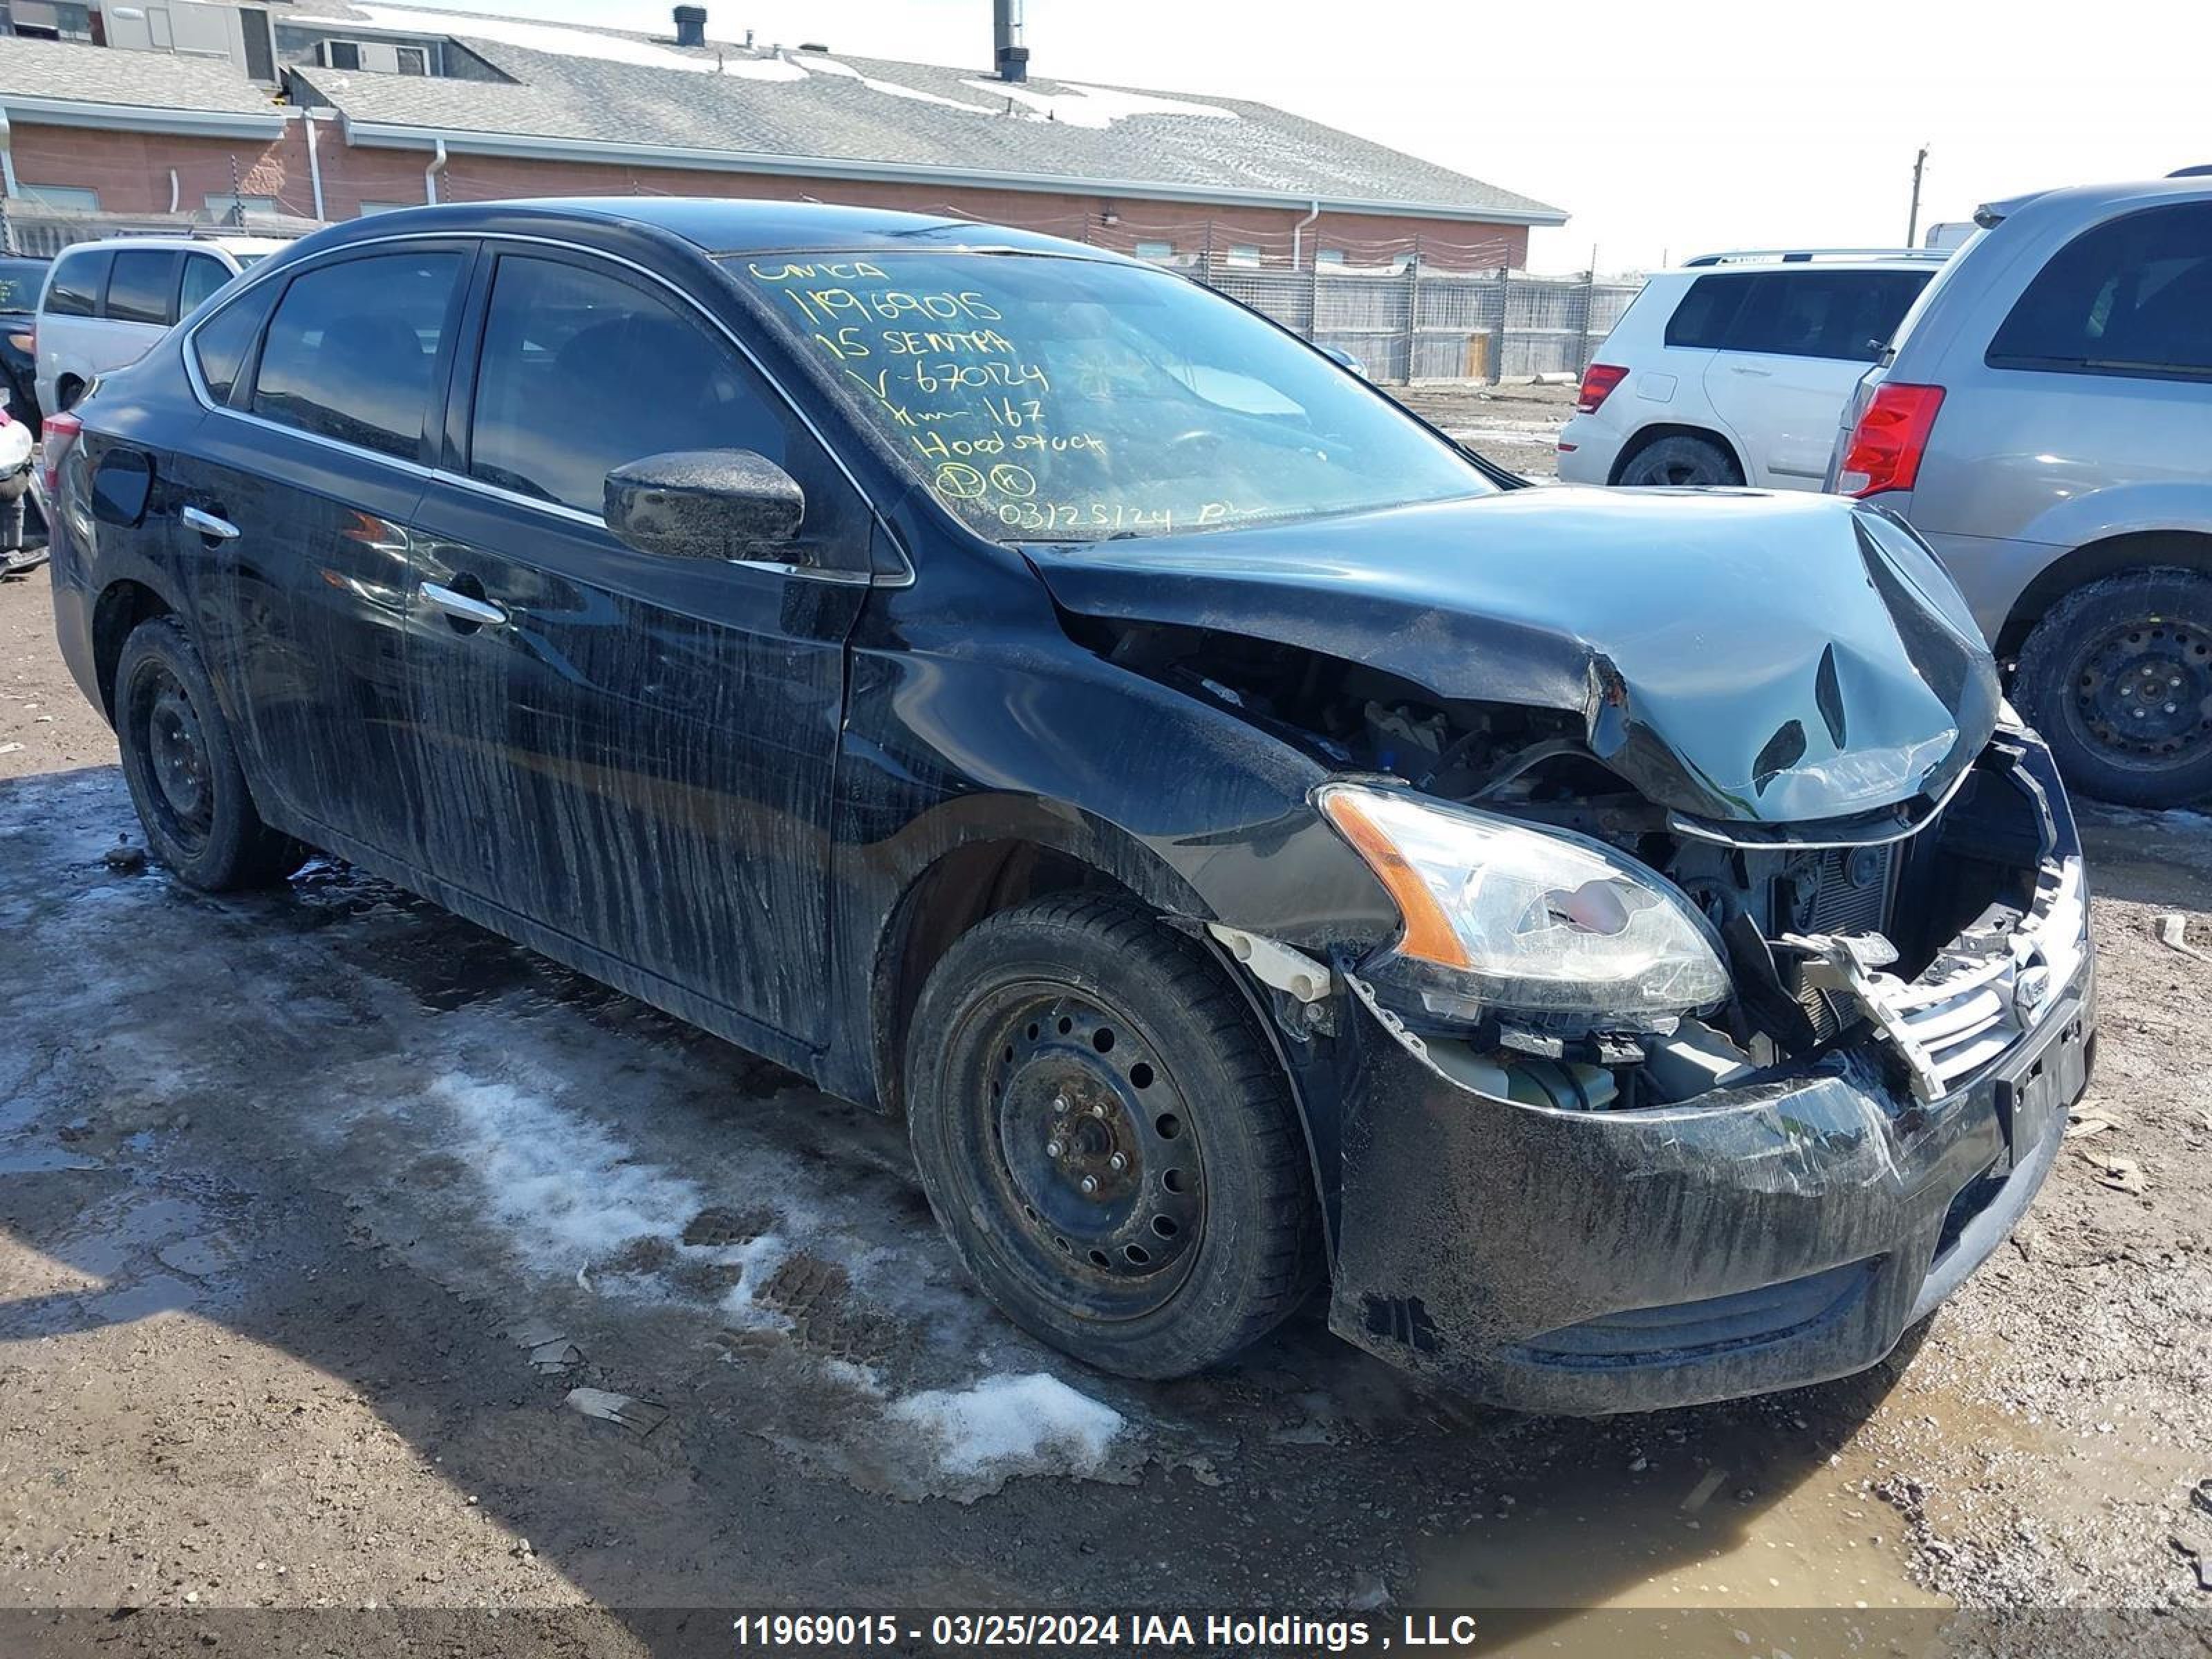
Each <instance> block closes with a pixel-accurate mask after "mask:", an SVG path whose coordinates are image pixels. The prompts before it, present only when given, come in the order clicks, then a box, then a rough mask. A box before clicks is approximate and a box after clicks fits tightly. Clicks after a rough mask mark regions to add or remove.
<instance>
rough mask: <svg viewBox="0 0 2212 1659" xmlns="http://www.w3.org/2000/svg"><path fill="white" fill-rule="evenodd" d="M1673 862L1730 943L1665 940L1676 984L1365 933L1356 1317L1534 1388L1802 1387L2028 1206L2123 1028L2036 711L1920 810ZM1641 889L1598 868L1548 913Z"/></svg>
mask: <svg viewBox="0 0 2212 1659" xmlns="http://www.w3.org/2000/svg"><path fill="white" fill-rule="evenodd" d="M1664 866H1667V867H1662V869H1660V870H1659V871H1657V872H1655V873H1656V874H1657V875H1658V876H1659V878H1660V879H1662V880H1665V881H1670V882H1672V884H1674V886H1675V887H1676V889H1677V890H1678V891H1679V892H1680V893H1681V894H1682V895H1683V896H1684V897H1685V898H1686V900H1688V901H1689V902H1688V904H1687V905H1686V906H1685V907H1684V908H1695V907H1698V906H1699V905H1700V904H1702V906H1703V908H1702V909H1701V910H1699V915H1700V916H1701V919H1702V920H1703V921H1705V922H1706V923H1707V924H1708V927H1709V929H1710V931H1709V933H1708V935H1707V943H1708V945H1709V947H1711V946H1715V945H1717V949H1714V950H1713V951H1712V955H1711V957H1710V958H1709V959H1708V960H1706V961H1705V962H1704V963H1700V964H1699V965H1698V968H1697V969H1696V971H1695V972H1694V973H1692V974H1686V973H1684V972H1683V971H1682V970H1681V969H1680V968H1678V967H1677V966H1675V965H1673V964H1667V965H1665V966H1664V968H1663V969H1662V974H1661V975H1660V978H1661V980H1662V982H1664V983H1666V984H1668V985H1673V986H1678V987H1681V988H1680V990H1679V991H1677V992H1676V993H1675V994H1674V1002H1675V1005H1676V1006H1674V1008H1673V1009H1672V1010H1671V1011H1666V1010H1662V1008H1661V1007H1660V1006H1658V1003H1659V1001H1663V1000H1665V999H1664V998H1662V999H1658V1000H1654V1001H1652V1002H1650V1003H1649V1004H1647V1005H1646V1006H1644V1007H1642V1008H1639V1009H1638V1011H1637V1012H1635V1014H1634V1015H1633V1017H1632V1018H1617V1017H1612V1016H1609V1015H1607V1014H1604V1013H1599V1012H1587V1013H1581V1014H1577V1015H1574V1016H1564V1015H1561V1014H1559V1013H1558V1012H1552V1011H1547V1012H1541V1013H1538V1012H1531V1011H1528V1010H1526V1009H1523V1008H1517V1007H1504V1006H1499V1007H1497V1008H1495V1009H1491V1010H1486V1011H1480V1012H1478V1011H1476V1010H1474V1009H1471V1008H1467V1007H1455V1006H1453V1005H1452V1004H1451V1003H1450V1001H1449V1000H1448V999H1442V998H1439V997H1438V996H1437V994H1436V992H1435V991H1434V989H1433V988H1432V987H1433V984H1434V981H1433V979H1432V978H1431V976H1430V975H1426V974H1420V975H1407V974H1406V973H1404V972H1403V971H1402V968H1401V963H1400V962H1399V961H1398V960H1397V959H1396V953H1397V950H1398V948H1399V947H1395V946H1394V947H1392V949H1391V950H1390V951H1386V952H1383V953H1382V955H1381V957H1379V959H1378V958H1370V959H1369V960H1367V961H1366V962H1364V963H1350V962H1346V963H1342V964H1341V965H1340V972H1341V975H1342V977H1343V981H1344V983H1345V986H1346V991H1347V994H1348V995H1349V998H1350V1002H1351V1007H1352V1013H1351V1015H1350V1017H1349V1018H1347V1020H1346V1027H1345V1041H1344V1042H1342V1044H1341V1045H1340V1054H1339V1056H1338V1059H1339V1061H1340V1064H1341V1065H1342V1066H1344V1067H1345V1068H1346V1070H1345V1073H1344V1074H1343V1075H1342V1077H1341V1079H1340V1085H1341V1090H1342V1092H1341V1094H1340V1099H1341V1100H1342V1101H1343V1102H1344V1104H1345V1114H1344V1120H1343V1127H1342V1135H1343V1139H1342V1148H1341V1164H1340V1167H1341V1170H1342V1181H1341V1185H1340V1191H1339V1194H1338V1212H1337V1214H1338V1235H1337V1237H1338V1249H1337V1259H1336V1272H1335V1290H1334V1302H1333V1306H1332V1310H1331V1317H1332V1323H1333V1324H1334V1326H1335V1328H1337V1329H1338V1330H1339V1331H1340V1333H1342V1334H1345V1335H1346V1336H1347V1337H1350V1338H1351V1339H1352V1340H1354V1341H1357V1342H1359V1343H1360V1344H1362V1345H1363V1346H1367V1347H1369V1348H1371V1349H1373V1350H1374V1351H1376V1352H1378V1353H1382V1354H1384V1355H1385V1356H1387V1357H1389V1358H1393V1359H1395V1360H1396V1361H1398V1362H1400V1363H1401V1364H1407V1365H1408V1366H1410V1367H1412V1368H1413V1369H1415V1370H1422V1371H1426V1372H1431V1373H1434V1374H1436V1375H1437V1376H1440V1377H1442V1378H1444V1379H1446V1380H1449V1382H1451V1383H1454V1384H1455V1385H1457V1386H1460V1387H1462V1388H1464V1389H1468V1390H1470V1391H1472V1392H1474V1393H1475V1394H1477V1395H1481V1396H1482V1397H1484V1398H1486V1399H1490V1400H1492V1401H1498V1402H1499V1403H1502V1404H1507V1405H1512V1406H1516V1407H1522V1408H1524V1409H1530V1410H1544V1411H1560V1412H1571V1413H1597V1412H1607V1411H1618V1410H1625V1409H1640V1408H1646V1407H1659V1406H1668V1405H1682V1404H1689V1403H1693V1402H1696V1401H1705V1400H1712V1399H1719V1398H1726V1397H1732V1396H1735V1395H1744V1394H1750V1393H1757V1392H1760V1391H1762V1390H1765V1389H1777V1388H1784V1387H1791V1386H1796V1385H1797V1384H1801V1383H1811V1382H1816V1381H1820V1380H1821V1379H1823V1378H1826V1377H1829V1376H1839V1375H1843V1374H1844V1373H1847V1372H1850V1371H1853V1370H1859V1369H1861V1368H1863V1367H1864V1366H1866V1365H1869V1364H1873V1363H1875V1361H1876V1360H1879V1359H1880V1358H1882V1357H1883V1356H1884V1355H1885V1354H1887V1352H1889V1350H1890V1348H1891V1347H1892V1346H1893V1345H1894V1344H1895V1343H1896V1341H1897V1340H1898V1338H1899V1335H1900V1334H1902V1333H1903V1331H1904V1330H1905V1328H1906V1327H1907V1326H1908V1325H1910V1324H1911V1322H1913V1321H1914V1320H1916V1319H1917V1318H1918V1317H1920V1316H1922V1315H1923V1314H1925V1313H1926V1312H1928V1311H1929V1310H1932V1309H1933V1308H1934V1306H1935V1305H1936V1303H1937V1302H1938V1301H1940V1300H1941V1299H1942V1297H1944V1296H1945V1295H1947V1294H1948V1292H1949V1291H1950V1290H1951V1289H1952V1288H1954V1286H1955V1285H1957V1284H1958V1283H1959V1282H1960V1280H1962V1279H1964V1278H1965V1277H1966V1274H1967V1273H1969V1272H1971V1271H1972V1268H1973V1267H1975V1266H1977V1265H1978V1263H1979V1262H1980V1261H1981V1260H1982V1259H1983V1258H1984V1257H1985V1256H1986V1255H1988V1254H1989V1253H1990V1250H1991V1249H1994V1248H1995V1246H1996V1243H1998V1242H1999V1241H2000V1240H2001V1239H2002V1237H2004V1235H2005V1234H2006V1232H2007V1231H2009V1229H2010V1227H2011V1225H2012V1224H2013V1223H2014V1221H2015V1220H2016V1219H2017V1218H2018V1217H2019V1215H2020V1213H2021V1212H2022V1211H2023V1210H2024V1209H2025V1208H2026V1206H2027V1202H2028V1201H2029V1200H2030V1199H2031V1198H2032V1197H2033V1194H2034V1192H2035V1189H2036V1188H2037V1187H2038V1186H2039V1184H2040V1183H2041V1182H2042V1179H2043V1176H2044V1175H2045V1172H2046V1171H2047V1170H2048V1169H2049V1167H2050V1164H2051V1158H2052V1156H2053V1155H2054V1152H2055V1151H2056V1148H2057V1140H2058V1137H2059V1135H2060V1133H2062V1131H2063V1127H2064V1123H2065V1119H2066V1108H2067V1106H2068V1105H2069V1104H2070V1103H2072V1102H2073V1101H2074V1100H2075V1098H2076V1097H2078V1096H2079V1095H2080V1093H2081V1090H2082V1088H2083V1086H2084V1085H2085V1082H2086V1079H2087V1073H2088V1068H2089V1066H2090V1065H2091V1063H2092V1058H2093V1047H2094V1040H2095V1039H2094V1023H2093V1002H2092V990H2091V975H2092V969H2091V962H2090V957H2089V954H2088V946H2087V894H2086V891H2085V889H2084V887H2083V884H2082V878H2081V855H2080V848H2079V846H2078V844H2077V842H2075V834H2074V829H2073V824H2072V822H2071V820H2070V818H2069V816H2068V815H2067V812H2066V810H2065V805H2064V802H2063V798H2062V797H2060V796H2059V795H2058V794H2057V785H2056V776H2055V774H2054V773H2053V771H2052V769H2051V763H2050V760H2049V757H2048V755H2047V754H2046V753H2045V750H2043V748H2042V746H2041V745H2040V744H2039V743H2038V742H2036V740H2035V739H2034V738H2033V737H2032V736H2031V735H2030V734H2028V733H2027V732H2021V731H2018V730H2013V731H2001V732H1998V733H1997V734H1996V736H1995V737H1993V738H1992V739H1991V740H1990V744H1988V745H1987V747H1986V748H1985V750H1984V753H1983V755H1982V757H1980V759H1979V760H1978V761H1977V763H1975V765H1974V766H1973V767H1972V768H1971V769H1969V771H1968V772H1967V774H1966V775H1965V777H1964V778H1963V780H1962V781H1961V784H1960V788H1959V789H1958V791H1957V792H1956V793H1954V796H1953V797H1952V799H1950V800H1949V801H1948V803H1947V804H1946V805H1945V806H1944V808H1943V810H1942V811H1938V812H1936V813H1934V814H1932V815H1930V816H1929V818H1928V819H1927V820H1926V821H1925V822H1924V823H1923V824H1922V825H1921V827H1920V828H1919V829H1917V830H1916V831H1915V832H1914V833H1912V834H1911V835H1909V836H1905V837H1902V838H1900V839H1899V840H1895V841H1891V842H1881V843H1875V844H1865V843H1862V844H1858V845H1842V846H1819V847H1808V846H1796V845H1790V846H1779V847H1778V846H1771V845H1759V846H1742V845H1734V846H1717V844H1716V843H1713V842H1683V843H1680V844H1679V845H1678V846H1677V848H1676V849H1675V851H1674V856H1673V857H1671V858H1668V859H1667V860H1664ZM1969 909H1971V911H1972V914H1971V916H1970V917H1968V918H1967V919H1966V921H1964V922H1963V925H1962V924H1961V923H1960V916H1961V915H1962V913H1964V912H1966V911H1968V910H1969ZM1617 914H1618V912H1617V908H1616V909H1613V910H1610V911H1609V910H1608V909H1607V907H1606V906H1605V905H1604V903H1603V902H1601V900H1598V899H1595V898H1594V897H1593V896H1592V894H1591V891H1590V889H1589V885H1588V884H1579V885H1577V886H1575V887H1572V888H1565V887H1560V888H1554V889H1552V890H1547V891H1546V892H1545V893H1543V894H1541V895H1538V896H1535V897H1534V899H1533V900H1532V901H1531V902H1530V903H1529V905H1528V907H1527V908H1525V909H1524V911H1523V913H1522V921H1523V925H1524V927H1526V928H1527V929H1528V931H1529V932H1531V933H1535V934H1537V935H1541V934H1543V933H1553V932H1556V931H1558V930H1560V929H1563V928H1564V929H1566V930H1569V931H1571V932H1572V931H1580V930H1583V929H1587V928H1589V927H1590V925H1591V923H1592V921H1593V920H1595V923H1596V925H1597V927H1598V928H1599V929H1601V930H1602V929H1603V928H1604V927H1608V926H1612V925H1613V924H1614V921H1615V918H1616V916H1617ZM1625 931H1626V930H1623V932H1624V933H1625ZM1685 933H1686V930H1685ZM1723 970H1724V972H1725V974H1726V976H1727V981H1728V983H1727V986H1726V988H1725V989H1724V990H1723V992H1722V993H1721V994H1719V995H1717V996H1715V995H1712V994H1711V990H1710V987H1711V976H1712V975H1714V974H1715V973H1716V972H1717V971H1723ZM1692 993H1694V994H1695V997H1696V1000H1694V1001H1692V1000H1690V994H1692ZM1470 1015H1472V1016H1473V1017H1472V1018H1469V1016H1470Z"/></svg>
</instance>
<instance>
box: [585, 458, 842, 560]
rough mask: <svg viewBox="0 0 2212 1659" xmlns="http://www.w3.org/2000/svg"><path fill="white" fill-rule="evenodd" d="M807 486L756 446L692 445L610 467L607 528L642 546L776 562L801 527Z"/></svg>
mask: <svg viewBox="0 0 2212 1659" xmlns="http://www.w3.org/2000/svg"><path fill="white" fill-rule="evenodd" d="M805 513H806V494H805V491H804V490H802V489H799V481H798V480H797V479H795V478H793V477H792V476H791V474H789V473H788V472H786V471H784V470H783V469H782V468H781V467H780V466H778V465H776V464H775V462H774V461H771V460H769V459H767V458H766V457H765V456H762V455H756V454H755V453H753V452H752V451H751V450H750V449H688V450H678V451H675V452H672V453H669V454H665V455H647V457H645V459H642V460H636V461H632V462H630V463H629V465H626V466H618V467H617V468H616V469H615V470H614V471H611V472H610V473H608V474H607V483H606V519H607V528H608V529H609V530H611V531H612V532H614V533H615V535H616V536H617V538H619V539H620V540H622V541H623V542H625V543H627V544H629V545H630V546H631V547H634V548H635V549H636V550H638V551H639V552H641V553H659V554H662V555H665V556H667V557H669V558H675V559H754V560H763V561H767V562H775V551H774V550H776V549H780V548H782V547H783V546H785V545H786V544H788V543H789V542H790V541H791V539H792V538H793V537H795V536H796V535H798V534H799V520H800V519H802V518H803V517H805Z"/></svg>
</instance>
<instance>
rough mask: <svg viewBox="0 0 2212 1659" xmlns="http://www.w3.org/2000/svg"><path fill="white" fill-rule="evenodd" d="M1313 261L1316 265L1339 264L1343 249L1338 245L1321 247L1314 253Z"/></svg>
mask: <svg viewBox="0 0 2212 1659" xmlns="http://www.w3.org/2000/svg"><path fill="white" fill-rule="evenodd" d="M1314 263H1315V264H1317V265H1341V264H1343V263H1344V250H1343V249H1342V248H1340V247H1325V248H1322V249H1321V250H1320V251H1319V252H1316V254H1315V255H1314Z"/></svg>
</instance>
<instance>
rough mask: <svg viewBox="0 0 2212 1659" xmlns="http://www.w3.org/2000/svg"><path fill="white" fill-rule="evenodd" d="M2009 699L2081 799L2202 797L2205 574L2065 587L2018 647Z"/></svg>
mask: <svg viewBox="0 0 2212 1659" xmlns="http://www.w3.org/2000/svg"><path fill="white" fill-rule="evenodd" d="M2013 701H2014V702H2015V703H2017V704H2018V705H2019V707H2020V710H2021V713H2022V714H2025V715H2026V716H2027V719H2028V720H2029V722H2030V723H2031V724H2032V725H2033V726H2035V728H2036V729H2037V730H2038V731H2039V732H2041V733H2042V734H2043V739H2044V741H2045V743H2047V744H2050V745H2051V755H2052V757H2054V758H2055V759H2056V760H2057V763H2058V769H2059V772H2060V773H2061V774H2062V775H2063V776H2064V777H2065V779H2066V781H2067V783H2068V784H2069V786H2071V787H2073V788H2075V789H2076V790H2078V791H2080V792H2081V793H2082V794H2085V795H2093V796H2095V797H2096V798H2097V799H2100V800H2108V801H2116V802H2118V803H2119V804H2121V805H2126V806H2151V807H2167V806H2180V805H2185V804H2186V803H2188V802H2191V801H2193V800H2197V799H2201V798H2202V797H2203V796H2204V795H2206V794H2207V793H2212V576H2206V575H2204V574H2202V573H2200V572H2197V571H2194V570H2180V569H2156V570H2137V571H2130V572H2128V573H2126V574H2123V575H2118V576H2107V577H2106V578H2105V579H2104V580H2101V581H2093V582H2087V583H2084V584H2083V585H2082V586H2080V587H2077V588H2075V590H2074V591H2073V592H2070V593H2069V594H2067V595H2066V597H2065V598H2063V599H2060V600H2059V601H2058V603H2057V604H2056V605H2052V606H2051V609H2050V611H2047V612H2046V613H2045V616H2044V617H2043V620H2042V621H2040V622H2039V623H2037V624H2036V625H2035V629H2034V631H2033V633H2031V634H2029V635H2028V636H2027V641H2026V643H2024V644H2023V645H2022V646H2021V652H2020V662H2019V666H2018V669H2017V671H2016V672H2015V675H2014V678H2013Z"/></svg>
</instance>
